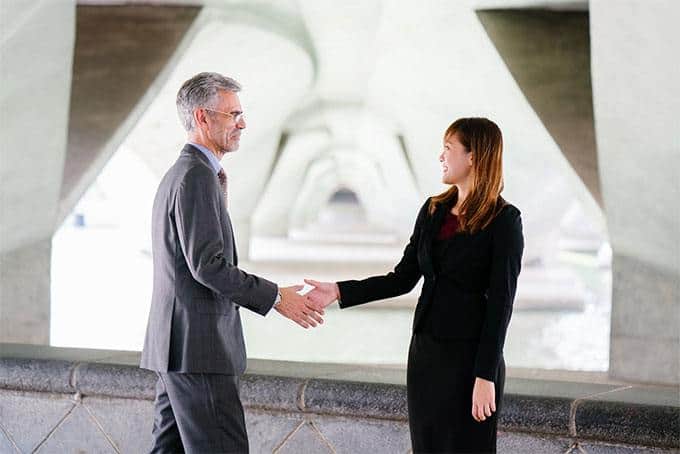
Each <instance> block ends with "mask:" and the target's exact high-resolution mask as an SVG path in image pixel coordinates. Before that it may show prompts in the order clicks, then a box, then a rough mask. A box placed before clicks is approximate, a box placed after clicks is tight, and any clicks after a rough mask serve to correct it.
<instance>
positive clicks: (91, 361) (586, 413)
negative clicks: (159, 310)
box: [0, 344, 680, 448]
mask: <svg viewBox="0 0 680 454" xmlns="http://www.w3.org/2000/svg"><path fill="white" fill-rule="evenodd" d="M138 361H139V353H138V352H115V351H105V350H78V349H62V348H52V347H42V346H22V345H17V344H0V389H8V390H18V391H33V392H35V391H37V392H49V393H62V394H63V393H67V394H75V393H79V394H81V395H83V396H107V397H118V398H121V397H122V398H129V399H143V400H152V399H153V395H154V384H155V381H156V376H155V373H154V372H151V371H147V370H143V369H139V368H138V367H137V364H138ZM404 378H405V371H404V370H403V369H398V368H389V367H379V366H377V367H375V366H374V367H360V366H356V365H341V364H312V363H293V362H284V361H264V360H251V361H249V370H248V371H247V372H246V375H245V376H244V377H243V380H242V384H241V395H242V399H243V403H244V405H245V406H246V407H248V408H255V409H263V410H274V411H284V412H293V413H300V414H304V413H310V414H320V415H324V414H327V415H340V416H346V417H356V418H374V419H382V420H394V421H406V419H407V410H406V387H405V386H404ZM678 396H679V395H678V388H677V387H676V388H673V387H650V386H642V385H639V386H638V385H624V384H603V383H578V382H568V381H555V380H538V379H527V378H513V377H509V378H508V379H507V382H506V388H505V399H504V404H503V405H504V406H503V409H502V413H501V420H500V427H501V429H502V430H506V431H507V430H510V431H514V432H528V433H535V434H545V435H548V436H557V437H564V438H571V439H573V440H575V441H580V440H603V441H606V442H611V443H625V444H631V445H638V446H657V447H670V448H678V447H680V434H679V432H678V427H680V402H679V401H678Z"/></svg>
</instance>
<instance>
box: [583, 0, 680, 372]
mask: <svg viewBox="0 0 680 454" xmlns="http://www.w3.org/2000/svg"><path fill="white" fill-rule="evenodd" d="M678 22H680V4H679V3H678V2H676V1H674V0H654V1H644V0H620V1H617V2H610V1H607V0H592V1H591V2H590V34H591V43H592V51H591V52H592V72H593V102H594V107H595V125H596V127H597V128H596V132H597V146H598V159H599V163H600V177H601V182H602V191H603V197H604V206H605V212H606V216H607V225H608V228H609V236H610V241H611V244H612V249H613V251H614V257H613V270H614V276H613V297H612V320H611V344H610V373H611V374H612V376H614V377H620V378H625V379H628V380H640V381H651V382H671V383H680V332H679V331H680V330H679V329H678V327H680V240H679V238H680V203H678V200H680V133H679V132H678V131H680V84H679V83H678V81H679V80H680V64H678V59H677V58H676V56H677V54H678V49H680V33H678V28H677V24H678Z"/></svg>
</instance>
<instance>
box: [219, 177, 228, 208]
mask: <svg viewBox="0 0 680 454" xmlns="http://www.w3.org/2000/svg"><path fill="white" fill-rule="evenodd" d="M217 178H219V180H220V188H221V189H222V194H224V204H225V205H227V174H226V173H224V169H220V171H219V172H217Z"/></svg>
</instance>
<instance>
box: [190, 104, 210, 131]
mask: <svg viewBox="0 0 680 454" xmlns="http://www.w3.org/2000/svg"><path fill="white" fill-rule="evenodd" d="M193 117H194V124H195V125H196V126H197V127H200V126H201V125H204V124H206V123H207V120H206V113H205V109H201V108H200V107H199V108H198V109H194V112H193Z"/></svg>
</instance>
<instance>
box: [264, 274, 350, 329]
mask: <svg viewBox="0 0 680 454" xmlns="http://www.w3.org/2000/svg"><path fill="white" fill-rule="evenodd" d="M305 283H306V284H308V285H311V286H312V287H314V288H313V289H312V290H310V291H309V292H307V293H305V294H304V295H301V294H300V293H299V292H300V290H302V289H303V288H304V285H293V286H291V287H282V288H279V291H280V292H281V302H279V304H277V305H276V306H275V307H274V308H275V309H276V310H277V311H278V312H279V313H280V314H281V315H283V316H284V317H286V318H289V319H291V320H292V321H294V322H295V323H297V324H298V325H300V326H302V327H303V328H309V327H310V326H311V327H315V326H316V325H317V324H321V323H323V318H321V316H322V315H324V309H325V308H326V306H328V305H329V304H331V303H332V302H334V301H336V300H338V299H339V298H340V290H339V289H338V284H336V283H335V282H318V281H313V280H311V279H305Z"/></svg>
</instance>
